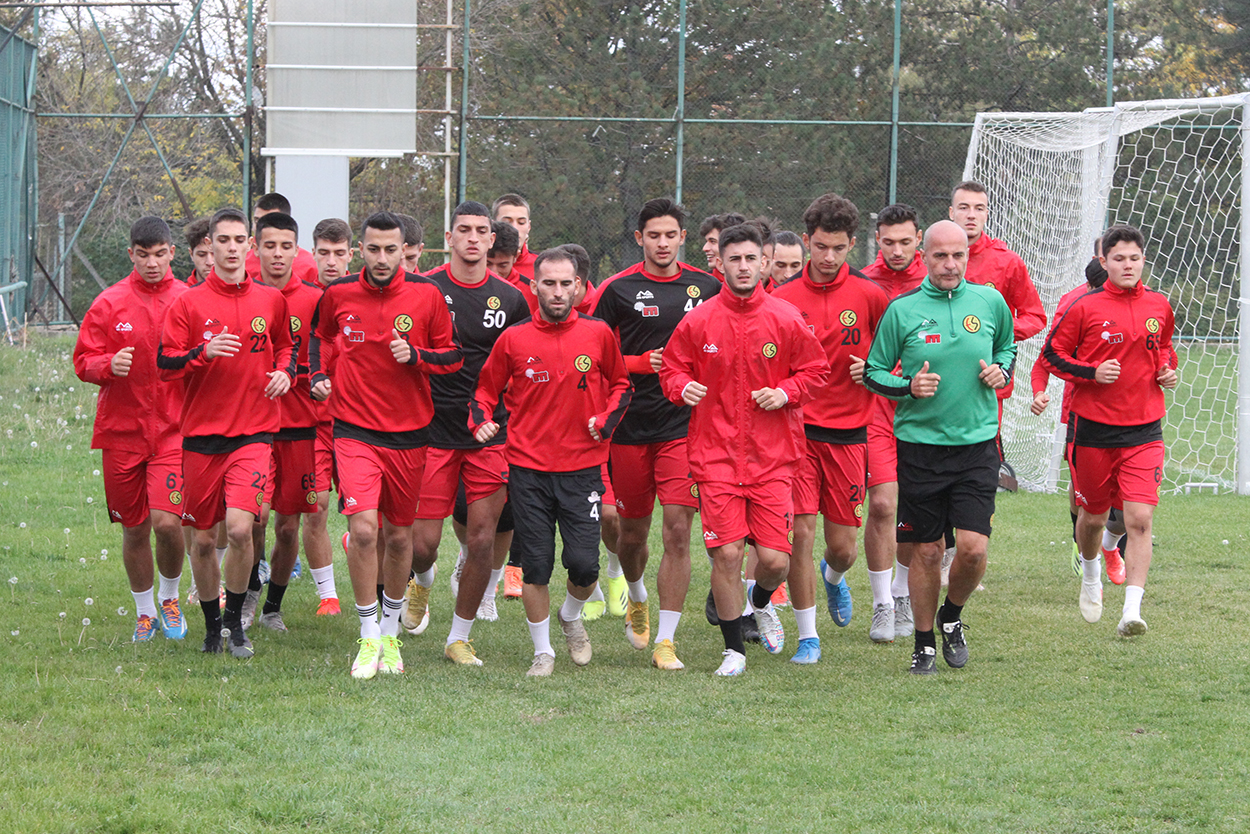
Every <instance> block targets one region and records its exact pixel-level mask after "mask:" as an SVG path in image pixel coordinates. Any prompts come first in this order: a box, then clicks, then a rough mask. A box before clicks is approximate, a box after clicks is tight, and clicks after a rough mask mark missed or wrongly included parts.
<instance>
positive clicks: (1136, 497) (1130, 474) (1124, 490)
mask: <svg viewBox="0 0 1250 834" xmlns="http://www.w3.org/2000/svg"><path fill="white" fill-rule="evenodd" d="M1163 454H1164V453H1163V441H1162V440H1156V441H1154V442H1153V443H1143V444H1142V445H1140V446H1124V447H1121V448H1117V449H1095V448H1093V447H1090V446H1076V445H1074V446H1073V447H1072V453H1071V457H1070V458H1069V460H1068V466H1069V468H1070V469H1071V470H1072V487H1073V489H1074V490H1075V492H1076V503H1077V504H1078V505H1079V506H1082V507H1084V508H1085V509H1086V510H1088V511H1089V512H1091V513H1093V514H1095V515H1099V514H1101V513H1105V512H1106V511H1107V510H1109V509H1111V505H1112V504H1115V506H1117V507H1122V506H1124V505H1123V503H1121V502H1123V501H1136V502H1137V503H1139V504H1149V505H1151V506H1152V507H1154V506H1158V504H1159V484H1160V483H1162V481H1163Z"/></svg>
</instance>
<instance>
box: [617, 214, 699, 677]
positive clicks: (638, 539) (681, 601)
mask: <svg viewBox="0 0 1250 834" xmlns="http://www.w3.org/2000/svg"><path fill="white" fill-rule="evenodd" d="M685 217H686V215H685V211H684V210H683V209H682V208H681V206H679V205H677V204H676V203H674V202H673V201H672V200H669V199H666V198H659V199H654V200H648V201H647V202H646V203H645V204H644V205H643V207H642V211H640V212H639V213H638V224H637V227H636V231H635V232H634V240H635V241H636V242H637V243H638V245H639V246H641V247H642V257H643V259H642V263H638V264H635V265H634V266H632V267H630V268H629V269H626V270H625V271H623V272H619V273H617V274H616V275H613V276H612V277H611V278H608V279H607V280H606V281H604V282H603V283H602V284H600V285H599V295H598V299H597V300H596V302H595V315H596V316H598V317H599V318H601V319H603V320H604V321H605V322H607V323H608V325H609V326H610V327H611V328H612V329H613V330H615V331H616V332H617V334H618V335H619V336H620V339H621V349H622V350H623V351H624V353H625V364H626V367H628V368H629V371H630V374H631V379H632V381H633V383H634V396H633V399H632V400H631V401H630V408H629V411H628V412H627V413H626V414H625V420H624V422H622V424H621V428H620V431H618V432H617V433H616V435H615V436H614V437H613V442H612V450H611V453H610V454H611V461H612V488H613V490H615V492H616V507H617V510H618V512H619V514H620V517H621V532H620V536H619V538H618V540H617V541H618V544H619V550H618V553H619V556H620V561H621V567H622V568H623V569H624V572H625V581H626V584H627V586H628V600H627V602H626V609H627V611H626V620H627V622H626V625H625V636H626V639H628V640H629V643H630V645H631V646H633V647H634V648H635V649H639V650H641V649H645V648H646V647H647V644H648V642H650V639H651V620H650V610H649V608H648V606H647V588H646V585H645V584H644V582H643V572H644V571H645V570H646V567H647V558H648V554H647V541H648V539H649V537H650V531H651V516H652V514H653V513H654V512H655V502H656V499H657V497H658V498H659V501H660V506H661V512H662V514H663V521H662V530H663V542H664V556H663V558H662V559H661V561H660V570H659V573H658V574H657V576H656V584H657V585H658V586H659V592H660V594H659V595H660V617H659V624H658V627H657V628H656V633H655V647H654V649H653V650H652V652H651V663H652V664H653V665H654V666H656V667H657V668H659V669H668V670H678V669H681V668H683V666H682V662H681V661H680V660H679V659H678V658H677V650H676V646H675V644H674V640H675V637H676V633H677V625H678V623H679V622H680V621H681V611H682V607H683V606H684V605H685V603H686V592H687V591H688V590H689V589H690V530H691V527H692V526H693V524H694V512H695V508H696V507H697V506H698V503H699V500H698V488H697V487H696V486H695V484H694V480H693V479H692V478H691V477H690V461H689V459H688V457H687V452H686V446H687V444H686V431H687V428H688V425H689V421H690V409H689V408H688V407H686V406H683V405H680V404H678V405H674V404H673V403H671V402H669V401H668V400H667V399H666V398H665V396H664V393H663V391H661V390H660V380H659V377H658V376H656V374H657V373H658V372H659V370H660V363H661V358H662V356H663V351H664V346H665V345H666V344H667V343H668V339H669V337H670V336H671V335H672V333H673V328H675V327H676V326H677V323H678V322H679V321H681V319H682V318H683V317H684V316H686V315H688V314H689V313H690V311H691V310H694V309H696V308H697V307H699V306H700V305H702V304H703V303H704V302H705V301H707V300H708V299H710V298H712V297H714V296H715V295H716V294H717V293H718V292H720V288H721V285H720V283H719V282H718V281H717V280H716V279H715V278H713V277H712V276H711V275H708V274H707V273H706V272H703V271H701V270H698V269H695V268H693V267H691V266H689V265H687V264H684V263H682V262H681V261H679V260H678V259H677V253H678V250H679V249H680V248H681V245H682V243H683V242H684V241H685V239H686V232H685V230H684V229H683V228H682V224H683V223H684V222H685ZM609 590H610V589H609Z"/></svg>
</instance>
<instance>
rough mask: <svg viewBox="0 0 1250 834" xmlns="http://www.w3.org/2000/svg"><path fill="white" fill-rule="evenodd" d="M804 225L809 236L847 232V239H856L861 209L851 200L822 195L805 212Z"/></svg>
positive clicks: (835, 195) (834, 195) (833, 195)
mask: <svg viewBox="0 0 1250 834" xmlns="http://www.w3.org/2000/svg"><path fill="white" fill-rule="evenodd" d="M803 225H804V226H806V227H807V234H808V236H809V237H810V236H811V235H814V234H816V230H817V229H820V230H821V231H822V232H846V236H847V237H855V230H856V229H858V228H859V209H857V208H855V204H854V203H852V202H851V201H850V200H848V199H846V198H845V197H842V196H840V195H838V194H832V193H830V194H822V195H820V196H819V197H817V198H816V199H815V200H813V201H812V204H811V205H810V206H808V207H807V211H805V212H803Z"/></svg>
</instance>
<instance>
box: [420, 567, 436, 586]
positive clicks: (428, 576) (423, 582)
mask: <svg viewBox="0 0 1250 834" xmlns="http://www.w3.org/2000/svg"><path fill="white" fill-rule="evenodd" d="M417 584H418V585H420V586H421V587H422V588H429V587H432V586H433V585H434V566H433V565H430V569H429V570H427V571H422V572H421V573H418V574H417Z"/></svg>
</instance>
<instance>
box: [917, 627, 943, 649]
mask: <svg viewBox="0 0 1250 834" xmlns="http://www.w3.org/2000/svg"><path fill="white" fill-rule="evenodd" d="M913 633H914V634H915V635H916V651H918V652H919V651H921V650H923V649H933V650H934V651H935V652H936V651H937V642H936V640H935V638H934V636H933V629H929V630H928V631H921V630H920V629H916V630H915V632H913Z"/></svg>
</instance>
